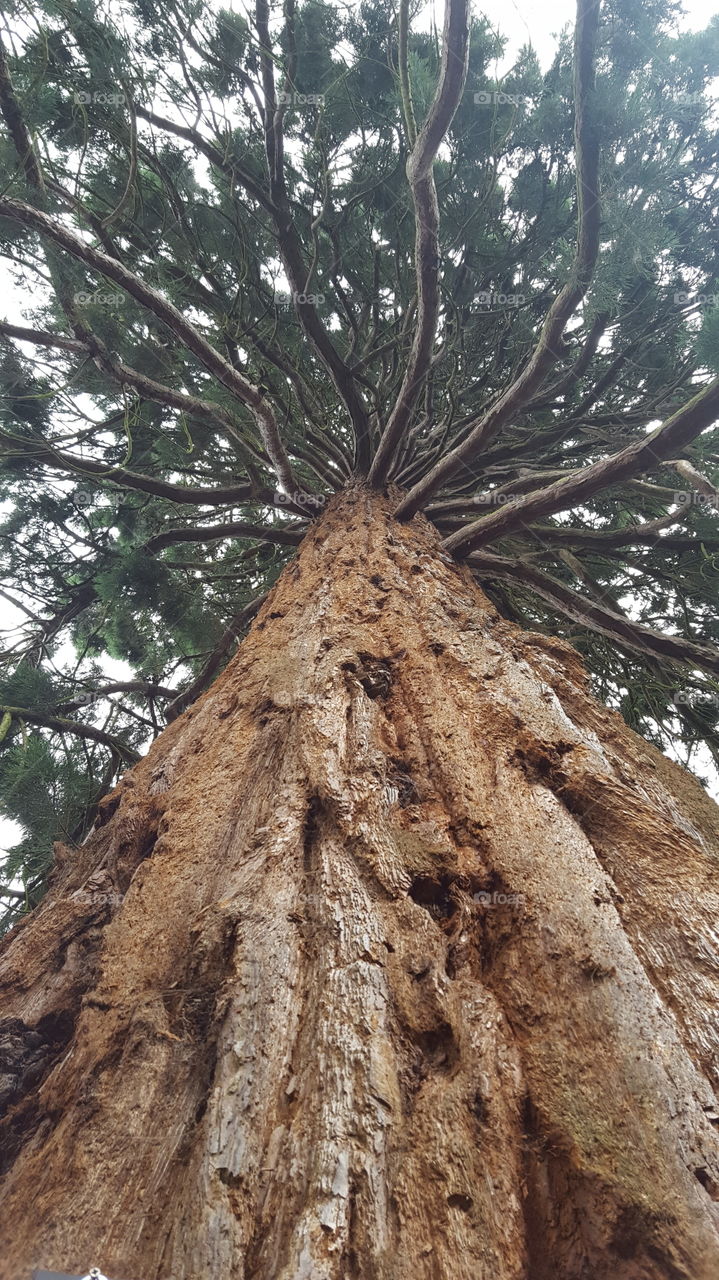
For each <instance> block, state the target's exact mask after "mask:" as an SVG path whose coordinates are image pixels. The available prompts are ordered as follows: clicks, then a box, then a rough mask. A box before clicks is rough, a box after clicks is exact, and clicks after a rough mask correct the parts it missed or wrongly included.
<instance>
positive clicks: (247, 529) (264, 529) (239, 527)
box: [145, 520, 305, 552]
mask: <svg viewBox="0 0 719 1280" xmlns="http://www.w3.org/2000/svg"><path fill="white" fill-rule="evenodd" d="M304 536H305V530H304V529H294V528H284V529H283V528H282V527H281V526H280V525H272V524H250V523H249V522H248V521H246V520H232V521H228V522H227V524H214V525H195V526H194V528H191V529H188V528H182V529H167V530H165V532H164V533H156V534H155V535H154V537H152V538H148V540H147V542H146V543H145V550H146V551H149V552H155V551H162V549H163V547H173V546H175V544H176V543H178V542H221V541H222V539H223V538H256V539H257V541H258V542H276V543H278V544H279V545H280V546H282V547H296V546H298V545H299V543H300V542H301V541H302V539H303V537H304Z"/></svg>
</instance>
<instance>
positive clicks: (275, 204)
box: [255, 0, 370, 492]
mask: <svg viewBox="0 0 719 1280" xmlns="http://www.w3.org/2000/svg"><path fill="white" fill-rule="evenodd" d="M292 16H293V10H292V7H291V6H289V7H288V9H286V12H285V17H286V19H287V21H288V24H289V26H288V32H289V35H290V40H291V38H292V32H291V22H292ZM255 17H256V23H257V32H258V35H259V39H260V67H261V73H262V89H263V94H264V99H265V103H264V110H263V118H264V132H265V154H266V158H267V169H268V175H269V183H270V196H271V210H272V216H273V219H274V223H275V230H276V233H277V244H278V247H279V250H280V257H281V258H282V265H283V266H284V269H285V272H286V274H287V279H288V281H289V284H290V289H291V291H292V296H293V301H294V306H295V310H296V312H297V315H298V317H299V321H300V324H301V325H302V328H303V329H304V332H305V333H306V335H307V337H308V338H309V339H310V342H311V343H312V345H313V347H314V349H315V351H316V352H317V354H318V356H319V357H320V359H321V361H322V363H323V364H324V366H325V368H326V369H327V371H328V373H329V375H330V377H331V378H332V381H333V383H334V385H335V387H336V389H337V391H338V393H339V395H340V398H341V400H342V402H343V404H344V406H345V408H346V409H347V412H348V414H349V416H350V420H351V422H352V429H353V431H354V437H355V449H356V456H355V466H356V469H357V471H358V473H359V474H360V475H365V474H366V472H367V469H368V467H369V461H370V456H369V453H370V428H369V415H368V413H367V409H366V407H365V405H364V403H363V400H362V397H361V395H360V392H359V388H358V385H357V381H356V377H355V374H354V372H353V371H352V370H351V369H350V367H349V365H347V364H346V363H345V361H344V360H343V359H342V357H341V355H340V354H339V352H338V350H337V348H336V347H335V345H334V343H333V342H332V339H331V338H330V335H329V333H328V331H327V329H326V328H325V326H324V324H323V323H322V320H321V319H320V316H319V313H318V311H317V308H316V307H315V305H314V303H313V302H311V301H309V300H308V295H307V289H306V285H307V278H308V272H307V266H306V264H305V261H304V252H303V247H302V240H301V239H300V236H299V234H298V231H297V227H296V225H295V222H294V219H293V217H292V211H291V208H290V202H289V199H288V196H287V188H286V185H285V176H284V136H283V127H282V120H283V115H284V107H283V104H282V103H280V104H278V102H277V94H276V91H275V73H274V63H273V56H272V41H271V38H270V25H269V23H270V7H269V3H268V0H257V3H256V10H255ZM288 492H289V490H288Z"/></svg>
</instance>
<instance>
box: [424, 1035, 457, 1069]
mask: <svg viewBox="0 0 719 1280" xmlns="http://www.w3.org/2000/svg"><path fill="white" fill-rule="evenodd" d="M417 1044H418V1045H419V1047H420V1049H421V1050H422V1055H423V1057H424V1060H425V1063H426V1065H427V1067H429V1069H430V1070H431V1071H438V1072H440V1073H441V1074H442V1075H449V1073H450V1072H451V1071H452V1070H453V1068H454V1067H455V1066H456V1064H457V1061H458V1059H459V1045H458V1044H457V1041H456V1040H455V1037H454V1032H453V1030H452V1028H451V1027H450V1025H449V1023H448V1022H442V1023H440V1025H439V1026H438V1027H434V1028H433V1029H432V1030H431V1031H421V1032H420V1033H419V1035H418V1036H417Z"/></svg>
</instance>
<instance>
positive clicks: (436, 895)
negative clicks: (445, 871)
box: [409, 875, 458, 920]
mask: <svg viewBox="0 0 719 1280" xmlns="http://www.w3.org/2000/svg"><path fill="white" fill-rule="evenodd" d="M455 879H456V877H455V876H449V875H445V876H439V877H437V878H435V877H434V876H415V878H414V880H413V881H412V883H411V885H410V886H409V896H410V898H411V899H412V901H413V902H416V903H418V905H419V906H420V907H425V908H426V910H427V911H428V912H429V914H430V915H431V916H432V918H433V919H434V920H449V918H450V917H451V916H453V915H454V914H455V912H456V911H457V908H458V903H457V901H456V899H455V898H454V897H453V896H452V892H451V891H452V886H453V884H454V881H455Z"/></svg>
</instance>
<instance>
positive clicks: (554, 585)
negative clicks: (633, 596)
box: [467, 551, 719, 674]
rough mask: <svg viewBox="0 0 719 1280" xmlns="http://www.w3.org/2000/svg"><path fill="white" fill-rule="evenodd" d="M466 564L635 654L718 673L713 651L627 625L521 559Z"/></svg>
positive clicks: (481, 554)
mask: <svg viewBox="0 0 719 1280" xmlns="http://www.w3.org/2000/svg"><path fill="white" fill-rule="evenodd" d="M467 563H468V564H469V565H470V566H471V568H472V569H473V570H474V571H475V572H476V573H477V574H478V575H479V576H480V577H481V578H482V579H485V580H486V579H488V578H505V579H508V580H509V581H510V582H520V583H522V584H523V585H524V586H526V587H529V588H530V589H531V590H532V591H534V592H536V594H537V595H539V596H541V597H542V598H543V599H544V600H546V601H547V602H548V603H549V604H551V605H552V606H553V607H554V608H555V609H558V610H559V612H560V613H563V614H564V615H565V617H567V618H571V619H572V620H573V621H574V622H579V623H580V624H581V625H582V626H584V627H588V628H589V629H590V630H593V631H601V632H602V633H603V634H604V635H606V636H609V638H610V639H611V640H613V641H615V642H616V643H618V644H621V645H624V646H626V647H627V648H629V649H632V650H634V651H635V652H637V653H643V654H651V655H652V656H653V657H659V658H671V659H673V660H674V661H676V662H683V663H685V664H690V665H691V666H695V667H701V668H702V670H704V671H712V672H714V673H715V674H719V652H717V651H716V650H715V649H710V648H709V646H708V645H702V644H695V643H694V642H693V641H691V640H684V639H682V638H681V637H680V636H669V635H662V633H661V632H660V631H652V630H651V629H650V628H649V627H644V626H642V625H641V623H639V622H631V621H630V620H629V619H628V618H626V617H624V616H623V615H621V614H619V613H615V612H614V610H613V609H607V608H605V606H604V605H601V604H598V603H597V602H596V601H594V600H587V599H586V597H585V596H581V595H579V594H578V593H577V592H576V591H572V590H571V589H570V588H569V587H566V586H565V585H564V583H563V582H558V581H557V579H556V578H553V577H551V576H550V575H549V574H548V573H545V572H544V571H543V570H542V569H538V568H536V566H535V565H531V564H528V563H527V562H526V561H524V560H517V559H510V558H509V557H508V556H498V555H494V554H493V553H491V552H488V551H478V552H474V554H473V555H471V556H470V557H469V559H468V560H467Z"/></svg>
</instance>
